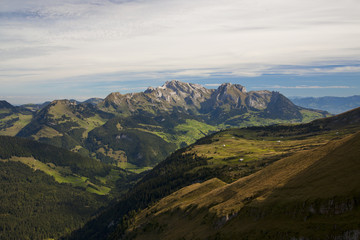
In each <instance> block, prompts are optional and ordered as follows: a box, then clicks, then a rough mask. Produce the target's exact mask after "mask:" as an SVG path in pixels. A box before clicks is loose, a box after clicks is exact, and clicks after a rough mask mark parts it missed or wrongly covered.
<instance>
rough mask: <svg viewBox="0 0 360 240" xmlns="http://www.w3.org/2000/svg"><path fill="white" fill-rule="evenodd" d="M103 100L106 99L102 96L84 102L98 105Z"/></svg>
mask: <svg viewBox="0 0 360 240" xmlns="http://www.w3.org/2000/svg"><path fill="white" fill-rule="evenodd" d="M102 101H104V99H102V98H89V99H88V100H86V101H84V103H91V104H94V105H97V104H99V103H100V102H102Z"/></svg>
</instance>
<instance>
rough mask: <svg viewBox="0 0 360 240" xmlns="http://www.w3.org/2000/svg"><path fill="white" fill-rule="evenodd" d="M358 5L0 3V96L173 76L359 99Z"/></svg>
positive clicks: (101, 90)
mask: <svg viewBox="0 0 360 240" xmlns="http://www.w3.org/2000/svg"><path fill="white" fill-rule="evenodd" d="M359 12H360V1H358V0H342V1H338V0H224V1H218V0H216V1H213V0H206V1H205V0H146V1H145V0H143V1H141V0H139V1H124V0H52V1H49V0H32V1H28V0H1V1H0V84H1V88H0V99H5V100H7V101H9V102H10V103H13V104H22V103H29V102H32V103H40V102H43V101H46V100H53V99H62V98H74V99H78V100H84V99H87V98H90V97H105V96H106V95H108V94H109V93H110V92H115V91H119V92H121V93H126V92H139V91H143V90H144V89H146V88H147V87H149V86H153V87H156V86H160V85H162V84H164V82H165V81H168V80H172V79H177V80H181V81H185V82H192V83H199V84H202V85H204V86H206V87H209V88H215V87H216V86H218V84H220V83H223V82H232V83H239V84H242V85H244V86H245V87H246V88H247V89H248V91H250V90H263V89H268V90H273V91H280V92H281V93H283V94H285V95H287V96H350V95H355V94H360V91H359V90H360V14H359Z"/></svg>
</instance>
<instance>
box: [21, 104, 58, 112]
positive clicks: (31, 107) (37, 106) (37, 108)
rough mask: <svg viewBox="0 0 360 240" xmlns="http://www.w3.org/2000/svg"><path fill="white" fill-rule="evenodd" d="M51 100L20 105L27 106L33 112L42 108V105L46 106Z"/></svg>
mask: <svg viewBox="0 0 360 240" xmlns="http://www.w3.org/2000/svg"><path fill="white" fill-rule="evenodd" d="M50 103H51V102H49V101H48V102H44V103H40V104H33V103H29V104H23V105H21V107H23V108H27V109H29V110H31V111H33V112H36V111H38V110H41V109H43V108H44V107H46V106H47V105H49V104H50Z"/></svg>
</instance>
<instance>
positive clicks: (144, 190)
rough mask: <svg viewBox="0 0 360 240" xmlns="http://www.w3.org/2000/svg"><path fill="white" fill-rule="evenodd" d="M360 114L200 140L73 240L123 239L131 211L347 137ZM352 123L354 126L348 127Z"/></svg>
mask: <svg viewBox="0 0 360 240" xmlns="http://www.w3.org/2000/svg"><path fill="white" fill-rule="evenodd" d="M359 112H360V108H359V109H355V110H353V111H350V112H348V113H344V114H342V115H339V116H335V117H331V118H325V119H320V120H317V121H314V122H311V123H308V124H300V125H285V126H267V127H251V128H242V129H229V130H224V131H221V132H218V133H215V134H212V135H210V136H207V137H205V138H202V139H200V140H198V141H197V142H196V143H195V144H192V145H190V146H189V147H187V148H183V149H180V150H178V151H176V152H175V153H173V154H172V155H171V156H169V157H168V158H167V159H166V160H164V161H162V162H161V163H159V164H158V165H157V166H156V167H155V168H154V169H152V170H151V171H150V172H149V173H148V174H147V175H146V176H145V177H144V178H143V179H142V180H141V181H139V183H138V184H137V185H136V186H135V187H134V188H133V189H132V190H131V191H130V192H129V193H128V194H127V196H126V197H125V198H123V199H121V200H120V201H119V203H117V204H116V205H114V206H112V207H111V208H110V209H108V210H107V211H105V212H104V213H103V214H101V215H100V216H99V218H97V219H94V220H93V221H91V222H89V223H88V224H87V225H86V226H85V227H84V228H83V229H81V230H79V231H77V232H74V233H73V236H72V238H71V239H105V238H106V237H105V236H106V235H107V234H109V233H111V232H112V231H114V233H113V235H112V236H113V237H114V239H116V238H119V236H121V235H122V234H123V231H124V229H127V228H128V227H129V224H130V223H131V221H132V220H131V219H132V217H133V216H134V212H133V211H132V210H137V209H143V208H145V207H147V206H149V205H151V204H152V203H154V202H156V201H159V200H160V199H161V198H163V197H166V196H167V195H169V194H171V193H173V192H175V191H177V190H179V189H181V188H182V187H186V186H189V185H191V184H193V183H199V182H204V181H207V180H210V179H212V178H218V179H219V181H220V182H224V183H227V184H231V183H233V182H235V181H237V180H238V179H241V178H243V177H246V176H249V175H251V174H253V173H255V172H257V171H259V170H261V169H264V168H266V167H267V166H269V165H270V166H271V164H272V163H274V162H276V161H278V160H279V159H282V158H284V157H286V156H291V155H294V154H296V153H297V152H302V151H308V150H311V149H315V148H317V147H320V146H324V145H326V144H328V143H329V141H332V140H336V139H341V138H344V137H346V136H348V135H349V134H352V133H354V132H356V131H359V130H360V118H358V117H357V115H358V114H359ZM352 118H354V119H352ZM332 122H336V124H334V123H332ZM349 122H352V123H353V125H352V126H350V127H348V126H347V125H348V123H349ZM116 225H117V228H114V227H115V226H116Z"/></svg>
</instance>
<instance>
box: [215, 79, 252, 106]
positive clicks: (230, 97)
mask: <svg viewBox="0 0 360 240" xmlns="http://www.w3.org/2000/svg"><path fill="white" fill-rule="evenodd" d="M246 94H247V93H246V89H245V87H244V86H242V85H240V84H231V83H224V84H221V85H220V87H219V88H218V89H216V91H215V92H214V94H213V97H215V98H216V101H224V102H238V101H239V99H241V98H242V97H244V96H245V95H246Z"/></svg>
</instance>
